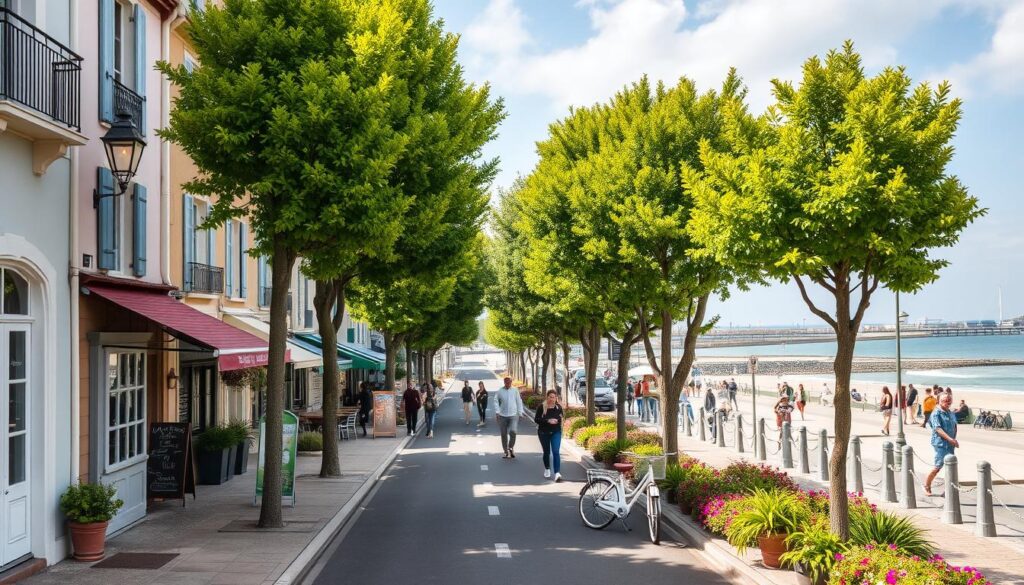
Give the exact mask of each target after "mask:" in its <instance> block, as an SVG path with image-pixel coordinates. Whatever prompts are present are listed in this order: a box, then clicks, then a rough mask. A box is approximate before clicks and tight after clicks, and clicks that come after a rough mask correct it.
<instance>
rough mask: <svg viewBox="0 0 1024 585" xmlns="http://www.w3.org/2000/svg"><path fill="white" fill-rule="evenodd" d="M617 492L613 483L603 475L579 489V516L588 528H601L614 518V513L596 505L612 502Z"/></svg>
mask: <svg viewBox="0 0 1024 585" xmlns="http://www.w3.org/2000/svg"><path fill="white" fill-rule="evenodd" d="M617 493H618V492H616V490H615V484H613V483H612V481H611V480H610V479H605V478H603V477H598V478H596V479H594V480H592V481H590V482H589V483H587V485H585V486H583V489H582V490H581V491H580V506H579V508H580V518H582V519H583V523H584V524H586V525H587V527H588V528H593V529H595V530H601V529H602V528H604V527H605V526H608V525H609V524H611V523H612V520H615V514H612V513H611V512H609V511H608V510H605V509H604V508H600V507H598V505H597V503H598V502H601V501H604V502H613V501H615V499H616V498H617Z"/></svg>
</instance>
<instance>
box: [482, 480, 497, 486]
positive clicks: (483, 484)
mask: <svg viewBox="0 0 1024 585" xmlns="http://www.w3.org/2000/svg"><path fill="white" fill-rule="evenodd" d="M480 485H482V486H486V487H494V484H493V483H491V482H489V481H485V482H483V483H482V484H480Z"/></svg>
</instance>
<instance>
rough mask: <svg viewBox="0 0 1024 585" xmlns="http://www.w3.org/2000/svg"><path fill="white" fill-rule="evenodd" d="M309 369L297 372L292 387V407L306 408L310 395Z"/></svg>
mask: <svg viewBox="0 0 1024 585" xmlns="http://www.w3.org/2000/svg"><path fill="white" fill-rule="evenodd" d="M308 371H309V370H298V371H297V372H295V383H294V385H293V387H292V408H305V407H306V406H307V405H306V400H307V398H308V396H309V375H308V373H307V372H308Z"/></svg>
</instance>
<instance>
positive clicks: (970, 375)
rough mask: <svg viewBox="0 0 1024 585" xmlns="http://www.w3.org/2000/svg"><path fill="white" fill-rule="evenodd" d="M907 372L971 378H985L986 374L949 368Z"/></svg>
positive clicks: (920, 374)
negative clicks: (961, 371) (968, 372)
mask: <svg viewBox="0 0 1024 585" xmlns="http://www.w3.org/2000/svg"><path fill="white" fill-rule="evenodd" d="M906 373H907V374H909V375H912V376H935V377H943V378H959V379H964V380H967V379H971V378H985V377H986V376H984V375H977V374H961V373H958V372H951V371H949V370H906Z"/></svg>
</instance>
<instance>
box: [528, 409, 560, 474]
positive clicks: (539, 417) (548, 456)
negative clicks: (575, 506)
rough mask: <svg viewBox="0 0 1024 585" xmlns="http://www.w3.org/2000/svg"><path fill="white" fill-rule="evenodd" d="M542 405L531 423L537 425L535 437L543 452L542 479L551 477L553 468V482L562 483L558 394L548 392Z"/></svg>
mask: <svg viewBox="0 0 1024 585" xmlns="http://www.w3.org/2000/svg"><path fill="white" fill-rule="evenodd" d="M545 398H546V399H545V400H544V403H543V404H541V405H540V406H538V407H537V413H536V414H534V416H533V421H534V422H535V423H537V436H538V437H539V438H540V446H541V448H542V449H543V450H544V477H551V473H552V467H554V475H555V481H562V474H561V473H559V471H560V470H561V468H562V458H561V457H559V454H558V451H559V449H560V448H561V446H562V414H563V413H562V406H561V405H560V404H558V392H555V391H554V390H548V393H547V395H546V396H545Z"/></svg>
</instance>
